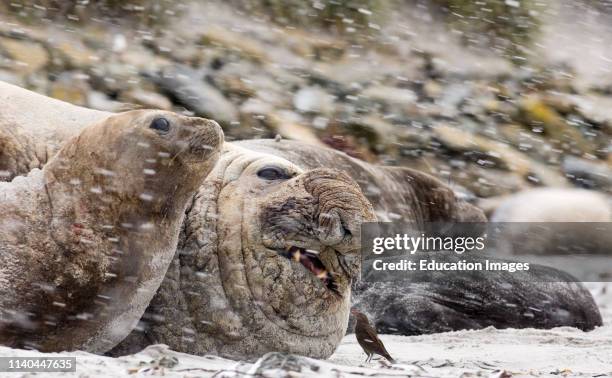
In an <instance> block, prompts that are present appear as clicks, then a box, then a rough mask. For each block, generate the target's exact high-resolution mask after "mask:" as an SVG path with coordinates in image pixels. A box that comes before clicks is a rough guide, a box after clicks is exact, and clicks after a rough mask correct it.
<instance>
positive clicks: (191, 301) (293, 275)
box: [113, 145, 375, 358]
mask: <svg viewBox="0 0 612 378" xmlns="http://www.w3.org/2000/svg"><path fill="white" fill-rule="evenodd" d="M373 220H375V216H374V211H373V208H372V206H371V204H370V203H369V202H368V200H367V199H366V197H365V196H364V195H363V193H362V192H361V190H360V188H359V186H358V185H357V183H356V182H355V181H354V180H352V179H351V178H350V177H349V176H348V175H347V174H346V173H344V172H342V171H340V170H336V169H330V168H314V169H309V168H305V167H302V166H300V165H298V164H294V163H292V162H290V161H288V160H286V159H282V158H279V157H276V156H273V155H270V154H264V153H259V152H256V151H253V150H250V149H246V148H243V147H242V146H240V145H233V146H227V147H226V148H225V151H224V153H223V154H222V156H221V158H220V160H219V162H218V163H217V165H216V166H215V168H214V170H213V171H212V172H211V174H210V175H209V176H208V178H207V179H206V180H205V182H204V184H203V185H202V186H201V187H200V191H199V192H198V193H197V194H196V197H195V200H194V202H193V205H192V206H191V208H190V209H189V211H188V213H187V216H186V219H185V227H184V231H183V234H182V235H181V240H180V242H179V246H178V249H177V255H176V257H175V259H174V261H173V262H172V264H171V266H170V268H169V270H168V272H167V273H166V277H165V279H164V282H163V283H162V286H161V287H160V289H159V290H158V293H157V295H156V296H155V298H154V299H153V300H152V301H151V305H150V306H149V309H148V310H147V313H146V314H145V315H144V316H143V319H142V321H141V324H140V326H139V327H138V328H137V329H136V330H135V331H134V332H132V334H131V335H130V336H128V337H127V338H126V340H124V341H123V342H122V343H121V344H120V345H119V346H118V347H117V348H116V349H115V350H114V351H113V354H124V353H128V352H131V351H134V350H139V349H142V348H143V347H144V346H146V345H149V344H150V343H156V342H163V343H166V344H168V345H169V346H170V347H171V348H173V349H175V350H180V351H189V352H190V353H195V354H205V353H213V354H217V355H222V356H225V357H233V358H255V357H260V356H261V355H263V354H265V353H267V352H269V351H287V352H292V353H297V354H302V355H307V356H312V357H318V358H326V357H328V356H330V355H331V354H332V353H333V351H334V350H335V348H336V346H337V345H338V344H339V343H340V341H341V339H342V337H343V336H344V331H345V329H346V326H347V322H348V316H349V308H350V299H351V294H350V293H351V281H352V279H354V278H355V277H356V275H358V274H359V263H360V226H361V223H362V222H365V221H373Z"/></svg>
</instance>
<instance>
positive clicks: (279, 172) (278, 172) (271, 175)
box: [257, 167, 291, 181]
mask: <svg viewBox="0 0 612 378" xmlns="http://www.w3.org/2000/svg"><path fill="white" fill-rule="evenodd" d="M257 177H259V178H262V179H264V180H270V181H271V180H287V179H290V178H291V175H289V174H288V173H287V172H285V170H284V169H281V168H279V167H264V168H262V169H260V170H259V171H257Z"/></svg>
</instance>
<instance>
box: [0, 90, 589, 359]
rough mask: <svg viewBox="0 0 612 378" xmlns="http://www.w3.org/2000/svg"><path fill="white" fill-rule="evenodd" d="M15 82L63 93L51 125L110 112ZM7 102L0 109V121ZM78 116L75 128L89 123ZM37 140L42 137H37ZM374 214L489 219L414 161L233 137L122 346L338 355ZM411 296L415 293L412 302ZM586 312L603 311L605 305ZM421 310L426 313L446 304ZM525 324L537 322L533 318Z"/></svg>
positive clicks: (470, 311) (463, 304) (460, 306)
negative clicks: (405, 164) (363, 239)
mask: <svg viewBox="0 0 612 378" xmlns="http://www.w3.org/2000/svg"><path fill="white" fill-rule="evenodd" d="M1 86H2V84H1V83H0V87H1ZM5 86H7V87H8V88H2V89H3V90H4V89H7V90H8V91H9V92H10V95H9V96H8V97H7V98H9V99H14V98H22V99H25V100H23V101H21V103H28V101H29V102H30V103H31V106H30V107H32V105H38V104H39V103H41V102H42V103H47V102H53V104H54V105H53V106H54V107H55V108H57V109H61V110H62V111H57V112H54V113H53V117H54V122H53V124H61V122H63V120H64V119H67V118H71V119H74V118H77V119H78V118H79V117H82V118H83V119H86V120H90V119H91V118H96V117H103V116H106V115H107V114H106V113H100V112H95V111H90V110H88V109H84V108H79V107H74V106H72V105H69V104H65V103H61V102H58V101H55V100H51V99H48V98H46V97H44V96H40V95H36V94H33V93H32V92H29V91H25V90H23V89H20V88H17V87H13V86H9V85H5ZM0 93H2V91H0ZM5 93H6V92H5ZM14 110H15V109H13V111H14ZM21 111H24V109H21ZM2 112H3V111H2V107H0V119H1V118H2V117H4V115H3V113H2ZM88 112H89V113H88ZM85 113H87V114H85ZM31 117H39V118H45V117H46V115H44V114H38V113H35V114H33V115H32V116H31ZM40 121H41V122H48V121H44V120H40ZM24 122H25V123H26V124H24V125H22V129H23V130H28V129H30V128H33V127H35V125H36V122H37V120H35V119H34V120H33V119H31V118H29V119H26V120H24ZM71 125H72V127H74V128H75V131H74V132H75V133H76V132H78V130H79V128H81V127H83V126H84V125H81V124H79V122H76V123H75V122H72V123H71ZM29 135H31V134H29ZM54 135H59V133H54ZM29 143H31V144H32V145H37V144H39V143H40V141H39V140H38V139H37V138H32V137H30V139H29ZM15 174H19V172H16V173H15ZM351 178H352V179H351ZM355 182H356V183H357V184H358V185H359V187H358V186H357V185H356V184H355ZM373 213H375V215H376V217H377V218H378V219H379V220H404V221H410V220H412V221H417V222H427V221H436V220H443V221H474V222H477V221H483V220H484V216H483V214H482V212H481V211H480V210H478V209H477V208H475V207H474V206H472V205H470V204H468V203H466V202H465V201H462V200H459V199H457V198H456V196H455V195H454V193H453V191H452V190H451V189H450V188H449V187H448V186H446V185H444V184H443V183H441V182H440V181H438V180H436V179H435V178H433V177H431V176H429V175H426V174H423V173H419V172H416V171H413V170H410V169H406V168H393V167H380V166H374V165H370V164H367V163H364V162H361V161H358V160H355V159H352V158H350V157H348V156H347V155H345V154H343V153H340V152H338V151H334V150H331V149H325V148H320V147H316V146H309V145H307V144H303V143H299V142H290V141H281V142H275V141H266V140H260V141H243V142H237V143H231V144H228V143H226V148H225V151H224V152H223V155H222V157H221V158H220V160H219V163H218V164H217V165H216V167H215V168H214V171H213V172H212V173H211V174H210V175H209V177H208V178H207V179H206V181H205V182H204V183H203V185H202V186H201V187H200V190H199V191H198V193H197V194H196V196H195V199H194V202H193V204H192V206H190V207H189V209H188V212H187V215H186V218H185V222H184V227H183V230H182V232H181V236H180V239H179V244H178V248H177V252H178V253H176V255H175V257H174V260H173V261H172V263H171V266H170V268H169V269H168V272H167V273H166V277H165V278H164V282H163V283H162V285H161V287H160V289H159V290H158V293H157V295H156V296H155V297H154V299H153V300H152V301H151V304H150V306H149V308H148V310H147V311H146V313H145V315H144V316H143V318H142V321H141V322H140V324H139V325H138V326H137V327H136V329H135V330H134V331H133V332H132V333H131V334H130V335H129V336H128V337H127V338H126V339H125V340H124V341H123V342H122V343H121V344H120V345H118V346H117V347H116V348H115V349H114V350H113V351H112V354H122V353H126V352H130V351H134V350H137V349H141V348H143V347H145V346H146V345H149V344H151V343H159V342H161V343H166V344H168V345H170V347H171V348H173V349H175V350H179V351H184V352H188V353H198V354H203V353H216V354H220V355H224V356H230V357H239V358H248V357H256V356H259V355H261V354H263V353H265V352H268V351H285V352H292V353H298V354H303V355H308V356H312V357H321V358H325V357H328V356H329V355H330V354H331V353H332V352H333V351H334V349H335V347H336V346H337V344H338V343H339V341H340V339H341V338H342V336H343V334H344V332H345V330H346V326H347V322H348V306H349V297H350V295H351V288H350V285H349V284H348V283H349V281H350V279H351V278H352V277H354V276H355V273H356V271H357V270H358V267H359V258H358V254H357V253H356V252H355V250H356V247H357V246H358V245H359V235H358V233H357V232H356V231H357V230H358V224H359V223H360V222H362V221H366V220H372V219H374V217H373ZM487 285H488V286H487ZM532 285H533V290H539V289H540V288H541V289H542V290H544V292H547V291H550V292H551V294H555V295H556V293H557V291H558V288H556V287H554V286H551V287H540V286H538V285H537V284H532ZM487 288H488V289H490V290H497V289H498V288H499V285H491V283H490V282H489V283H487V282H485V283H483V286H482V287H481V289H482V290H487ZM398 290H402V288H398ZM436 290H444V293H445V294H444V295H446V296H448V297H450V298H453V297H457V298H470V296H471V295H472V293H470V292H469V288H468V289H467V291H466V288H463V287H462V288H457V287H454V286H449V287H443V288H442V287H439V286H438V287H435V286H432V287H431V291H432V292H435V291H436ZM473 294H474V295H477V294H478V292H474V293H473ZM499 295H500V296H502V297H503V296H505V295H507V292H505V291H502V292H501V293H499ZM555 295H552V296H551V297H553V298H554V297H555ZM559 295H566V292H562V293H560V294H559ZM571 295H577V296H580V298H568V300H573V299H576V300H577V301H579V300H584V301H588V300H590V301H592V298H591V297H590V294H588V292H585V291H576V292H574V293H571ZM357 300H359V297H357ZM538 300H539V298H524V303H525V304H529V303H530V302H531V301H533V305H534V306H537V305H538V302H537V301H538ZM380 303H384V302H380ZM411 305H412V302H410V301H406V302H405V303H404V305H403V306H404V308H410V306H411ZM427 309H431V311H436V312H437V313H439V314H442V315H443V314H446V313H452V314H454V315H456V319H458V320H457V321H455V322H452V323H450V324H447V325H445V327H444V328H443V330H447V328H449V327H450V328H451V329H463V328H465V320H466V319H473V318H475V317H476V318H478V319H480V322H479V323H477V324H476V326H478V324H480V325H481V326H486V325H490V324H486V325H484V324H485V321H484V320H485V319H487V312H486V308H483V307H480V308H478V309H477V310H474V307H473V302H472V301H467V300H463V299H461V300H457V301H456V302H454V304H453V306H439V307H427ZM508 311H517V310H515V309H513V308H512V307H509V308H508ZM586 311H591V312H593V311H594V312H593V316H596V317H599V313H598V312H597V309H596V308H595V309H594V310H593V309H592V308H589V309H587V310H586ZM411 316H416V317H418V319H419V320H421V321H423V322H425V321H429V319H431V318H432V316H433V317H436V313H428V312H427V311H424V312H421V313H414V312H413V313H412V315H411ZM573 316H577V315H576V314H574V313H571V314H570V317H573ZM460 320H462V321H460ZM599 320H600V321H601V318H600V317H599ZM488 323H490V322H488ZM572 324H573V323H572V322H568V323H566V325H572ZM520 325H521V326H524V327H529V326H534V325H535V323H533V322H532V320H531V319H530V318H529V317H525V316H524V317H523V322H522V323H521V324H520ZM476 326H475V327H476ZM453 327H456V328H453Z"/></svg>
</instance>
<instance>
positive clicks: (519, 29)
mask: <svg viewBox="0 0 612 378" xmlns="http://www.w3.org/2000/svg"><path fill="white" fill-rule="evenodd" d="M431 1H432V2H433V3H434V4H435V5H437V6H438V7H440V8H441V9H442V11H443V12H444V13H445V15H446V17H447V22H448V23H449V26H450V27H451V28H454V29H456V30H457V31H459V32H461V33H462V34H463V39H464V41H465V42H466V43H467V44H477V45H483V44H486V45H488V46H491V47H492V48H494V49H496V50H497V51H498V52H499V53H500V54H502V55H503V56H506V57H507V58H508V59H510V60H511V61H513V62H515V63H517V64H522V63H523V62H524V61H525V60H526V59H528V56H527V54H528V49H529V47H530V45H531V44H532V43H533V40H534V39H535V37H536V36H537V34H538V32H539V29H540V22H541V20H540V13H541V12H542V11H543V8H544V7H545V6H546V3H545V2H542V1H540V2H536V1H535V0H431Z"/></svg>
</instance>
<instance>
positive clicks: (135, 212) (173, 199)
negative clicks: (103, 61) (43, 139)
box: [0, 111, 223, 352]
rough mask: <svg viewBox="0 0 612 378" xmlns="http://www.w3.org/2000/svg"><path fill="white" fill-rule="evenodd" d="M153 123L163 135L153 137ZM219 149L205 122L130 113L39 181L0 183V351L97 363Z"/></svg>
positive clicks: (167, 251) (64, 154)
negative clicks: (84, 355) (76, 354)
mask: <svg viewBox="0 0 612 378" xmlns="http://www.w3.org/2000/svg"><path fill="white" fill-rule="evenodd" d="M160 117H163V118H164V119H165V120H167V122H168V125H169V129H168V130H163V131H158V130H155V129H153V128H151V123H152V121H153V120H154V119H158V118H160ZM3 126H10V121H7V122H5V123H4V124H3ZM15 126H18V125H15ZM16 128H17V127H14V128H13V129H16ZM222 141H223V135H222V132H221V129H220V127H219V126H218V125H217V124H216V123H215V122H213V121H208V120H205V119H201V118H189V117H183V116H179V115H176V114H173V113H170V112H161V111H132V112H127V113H122V114H119V115H114V116H111V117H109V118H106V119H104V120H103V121H102V122H98V123H96V124H94V125H91V126H89V127H86V128H84V129H83V130H82V131H81V132H80V133H79V134H78V135H76V136H75V137H73V138H70V139H69V140H68V141H67V142H66V143H64V145H63V147H62V148H61V149H60V150H59V152H58V153H57V154H56V155H55V156H53V157H52V158H51V159H50V160H49V161H48V162H47V163H46V164H45V165H44V167H43V168H42V170H39V169H34V170H33V171H31V172H30V173H29V174H28V175H27V176H25V177H17V178H15V179H14V180H13V181H12V182H8V183H7V182H5V183H0V211H1V212H2V221H1V223H2V224H1V225H0V315H1V321H0V343H1V344H3V345H8V346H12V347H28V348H36V349H39V350H43V351H61V350H73V349H86V350H90V351H95V352H104V351H106V350H108V349H110V348H112V347H113V346H114V345H115V344H116V343H118V342H119V341H120V340H121V339H123V338H124V337H125V334H126V333H127V332H129V330H131V329H132V328H133V327H134V326H135V324H136V322H137V321H138V319H139V318H140V316H141V315H142V313H143V311H144V310H145V308H146V306H147V305H148V303H149V301H150V299H151V298H152V296H153V295H154V293H155V290H156V289H157V288H158V286H159V284H160V282H161V278H162V277H163V275H164V273H165V271H166V269H167V267H168V264H169V263H170V261H171V259H172V257H173V255H174V251H175V247H176V243H177V239H178V235H179V230H180V226H181V224H182V222H183V218H184V212H185V207H186V206H187V205H188V203H189V201H190V200H191V199H192V198H193V194H194V192H195V191H196V189H197V188H198V187H199V186H200V184H201V183H202V181H203V179H204V177H205V176H206V174H207V173H208V172H209V171H210V170H211V168H212V167H213V166H214V164H215V163H216V160H217V158H218V156H219V151H220V149H221V146H222Z"/></svg>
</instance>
